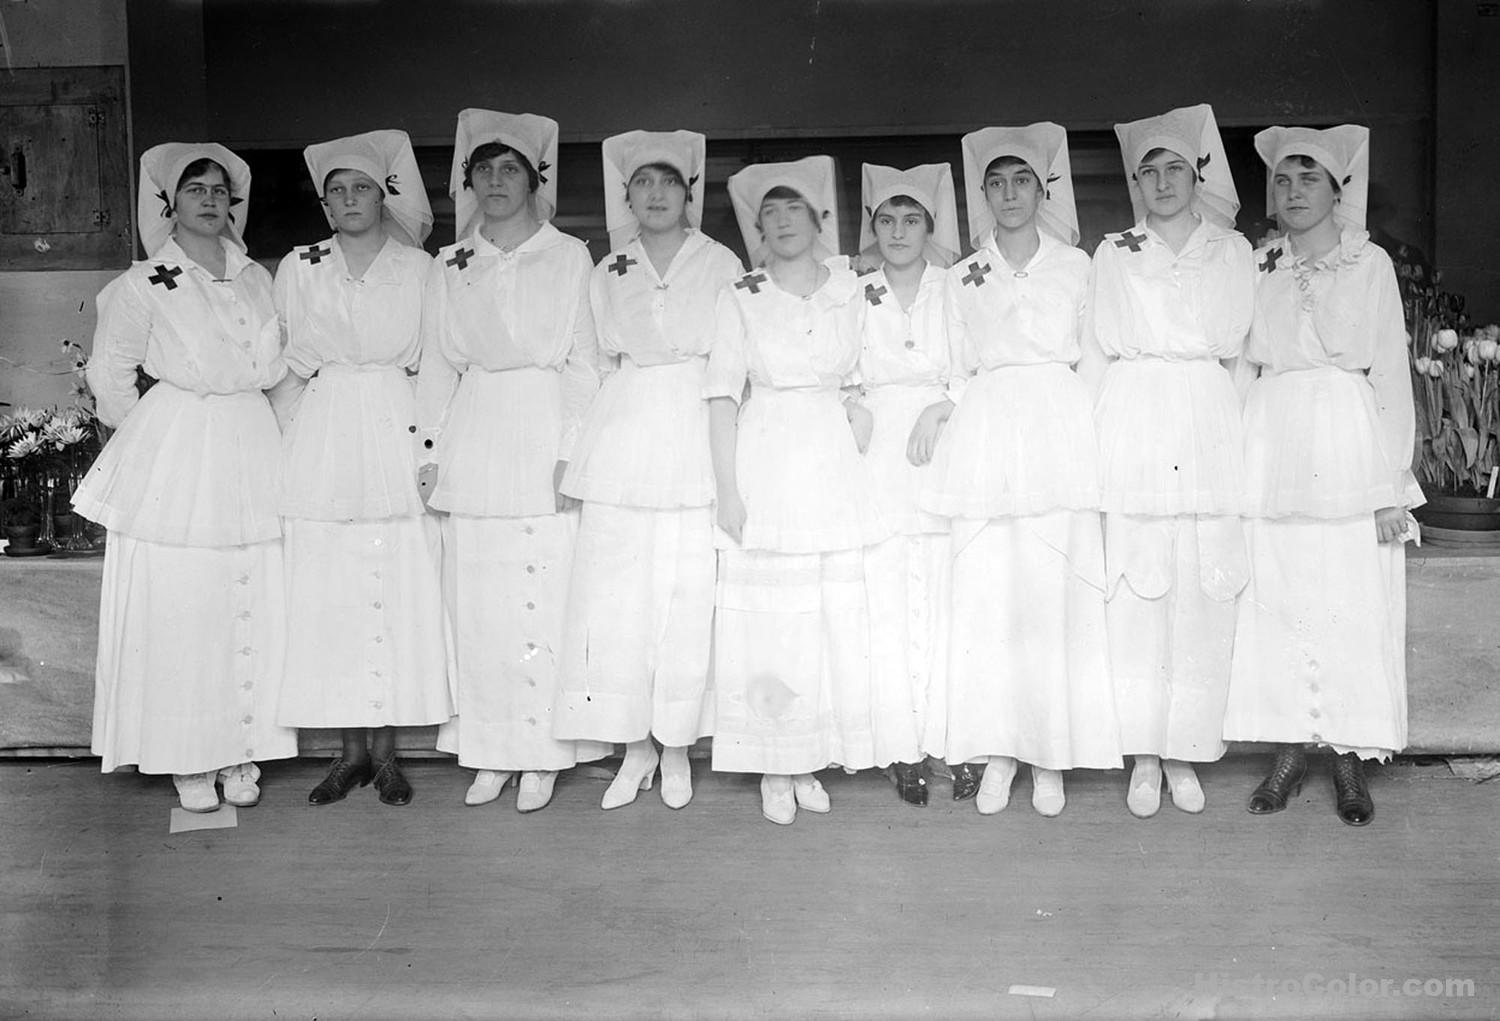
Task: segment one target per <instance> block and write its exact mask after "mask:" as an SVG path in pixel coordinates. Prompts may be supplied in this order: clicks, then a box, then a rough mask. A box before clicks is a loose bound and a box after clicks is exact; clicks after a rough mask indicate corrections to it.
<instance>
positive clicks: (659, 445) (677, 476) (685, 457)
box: [562, 358, 714, 507]
mask: <svg viewBox="0 0 1500 1021" xmlns="http://www.w3.org/2000/svg"><path fill="white" fill-rule="evenodd" d="M707 364H708V359H706V358H691V359H689V360H687V361H684V362H673V363H671V364H669V365H650V366H640V365H637V364H636V363H635V362H633V361H631V360H630V359H629V358H624V359H622V360H621V363H620V369H619V371H618V372H615V373H613V374H612V375H610V377H609V378H608V379H606V380H605V381H604V385H603V386H602V387H600V388H599V393H598V395H597V396H595V397H594V401H593V403H592V404H591V405H590V406H589V411H588V415H587V416H586V417H585V418H584V420H583V427H582V429H581V430H580V432H579V437H578V442H577V443H575V444H574V446H573V456H572V458H571V460H569V462H568V471H567V474H566V475H564V476H563V485H562V488H563V492H564V493H567V494H568V495H569V496H575V497H577V498H578V499H580V500H583V501H584V502H586V503H608V504H614V505H616V506H622V507H707V506H708V505H709V504H711V503H712V502H713V499H714V470H713V463H712V462H711V461H710V459H709V453H708V402H707V401H705V400H704V399H703V376H704V372H705V370H706V367H707Z"/></svg>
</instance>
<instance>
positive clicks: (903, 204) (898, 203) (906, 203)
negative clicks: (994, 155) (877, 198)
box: [870, 156, 1006, 234]
mask: <svg viewBox="0 0 1500 1021" xmlns="http://www.w3.org/2000/svg"><path fill="white" fill-rule="evenodd" d="M1005 158H1006V157H1004V156H1002V157H1001V159H1005ZM880 206H894V207H895V208H897V209H920V210H922V215H923V216H924V217H926V219H927V232H928V233H929V234H930V233H932V232H933V231H934V230H937V224H936V223H935V222H934V221H933V219H932V214H931V213H930V212H928V211H927V207H926V206H924V205H922V203H920V202H918V201H917V200H916V199H914V198H912V197H911V196H910V195H892V196H891V197H890V198H888V199H886V200H885V201H884V202H882V203H880ZM880 206H876V207H875V208H874V209H872V210H870V226H871V227H873V226H875V214H876V213H878V212H880Z"/></svg>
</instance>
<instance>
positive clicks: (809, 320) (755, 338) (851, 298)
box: [703, 267, 865, 402]
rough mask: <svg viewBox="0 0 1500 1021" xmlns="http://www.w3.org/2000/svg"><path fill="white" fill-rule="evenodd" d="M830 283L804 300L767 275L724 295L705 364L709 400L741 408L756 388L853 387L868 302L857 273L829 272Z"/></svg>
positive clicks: (753, 276) (759, 272)
mask: <svg viewBox="0 0 1500 1021" xmlns="http://www.w3.org/2000/svg"><path fill="white" fill-rule="evenodd" d="M829 273H830V274H831V276H830V277H829V279H828V280H827V281H826V282H825V283H824V284H823V286H822V287H820V288H818V289H817V290H816V291H814V292H813V293H812V294H811V295H809V296H807V297H805V298H799V297H797V296H796V295H794V294H791V293H788V292H787V291H784V290H782V289H781V288H780V287H778V286H776V284H775V283H774V282H772V280H771V277H770V274H769V273H768V272H767V271H766V270H764V269H756V270H753V271H752V272H750V273H747V274H746V275H744V276H743V277H741V278H740V279H738V280H736V281H735V282H734V283H732V284H729V285H726V286H725V287H724V288H723V289H722V290H721V291H720V292H719V298H718V303H717V307H716V311H715V313H714V321H715V324H716V329H717V337H716V338H715V340H714V346H713V352H712V353H711V354H710V356H709V360H708V379H707V380H706V381H705V383H704V388H703V396H704V397H709V398H712V397H732V398H734V400H735V401H736V402H738V401H739V400H740V396H741V394H742V392H743V391H744V387H745V381H746V380H747V379H748V380H749V381H750V383H751V385H752V387H756V386H763V387H770V388H772V389H787V390H819V389H823V390H836V389H838V388H840V387H843V386H845V385H848V384H850V383H852V382H854V380H855V378H856V377H855V368H856V365H857V364H858V362H859V354H860V345H861V341H860V327H861V319H862V316H863V311H864V306H865V302H864V301H863V300H862V299H861V300H855V299H856V296H857V295H858V294H859V292H860V291H861V288H860V286H859V281H858V280H857V279H856V277H855V275H854V273H853V272H852V271H850V270H847V269H841V268H837V267H829Z"/></svg>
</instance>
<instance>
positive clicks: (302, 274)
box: [276, 237, 432, 379]
mask: <svg viewBox="0 0 1500 1021" xmlns="http://www.w3.org/2000/svg"><path fill="white" fill-rule="evenodd" d="M431 265H432V256H430V255H428V254H427V253H426V252H424V251H422V250H421V249H420V248H412V247H411V246H409V245H403V244H401V243H400V242H398V241H395V240H393V239H390V238H387V239H386V242H385V247H384V248H382V249H381V250H380V252H379V254H378V255H376V256H375V261H374V262H372V263H370V265H369V267H368V268H367V269H366V270H365V274H364V276H363V277H361V278H359V279H357V280H356V279H355V278H354V277H352V276H351V275H350V273H349V264H348V263H347V262H346V261H345V260H344V250H343V248H342V247H341V246H340V245H339V239H338V238H337V237H333V238H330V239H328V240H326V241H320V242H318V243H317V244H315V245H306V246H303V247H300V248H295V249H293V250H292V251H290V252H288V253H287V255H286V258H284V259H282V260H281V265H280V266H279V267H278V268H277V270H276V308H277V310H278V311H279V312H280V313H281V317H282V324H283V329H284V330H285V331H286V351H285V355H286V361H287V367H288V368H289V369H290V370H291V371H292V372H294V373H296V374H297V375H298V376H300V377H302V378H303V379H309V378H311V377H312V375H313V373H315V372H317V371H318V370H319V369H321V368H322V367H323V366H325V365H330V364H333V365H392V366H396V367H397V368H402V369H412V370H415V369H416V367H417V364H418V363H419V362H420V361H421V356H422V292H423V289H424V287H425V286H426V283H427V273H428V268H429V267H430V266H431Z"/></svg>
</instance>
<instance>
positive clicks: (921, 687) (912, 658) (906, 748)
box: [864, 535, 949, 766]
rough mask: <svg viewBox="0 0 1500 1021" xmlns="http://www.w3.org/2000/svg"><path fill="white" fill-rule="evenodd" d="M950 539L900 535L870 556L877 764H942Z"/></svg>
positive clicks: (868, 586) (872, 695)
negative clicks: (935, 760) (934, 760)
mask: <svg viewBox="0 0 1500 1021" xmlns="http://www.w3.org/2000/svg"><path fill="white" fill-rule="evenodd" d="M948 551H949V541H948V536H946V535H894V536H892V537H891V538H889V539H886V540H885V541H884V542H881V543H877V544H876V545H874V546H871V547H870V548H869V549H867V550H865V558H864V559H865V588H866V592H867V595H868V598H869V602H870V712H871V725H872V727H873V728H874V734H875V764H876V765H877V766H888V765H890V764H891V763H892V762H921V761H922V759H923V758H924V757H925V756H928V755H935V756H937V757H938V758H942V757H943V754H944V749H945V745H946V741H945V737H944V727H945V725H946V723H947V709H946V700H945V694H946V687H947V684H946V676H947V624H948V614H947V608H948V598H949V591H948V589H949V553H948Z"/></svg>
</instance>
